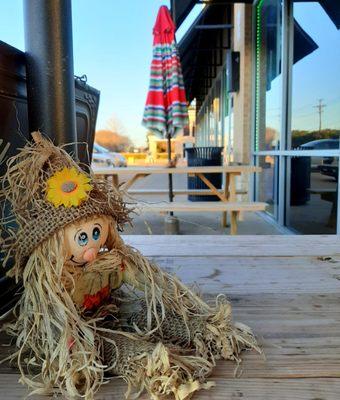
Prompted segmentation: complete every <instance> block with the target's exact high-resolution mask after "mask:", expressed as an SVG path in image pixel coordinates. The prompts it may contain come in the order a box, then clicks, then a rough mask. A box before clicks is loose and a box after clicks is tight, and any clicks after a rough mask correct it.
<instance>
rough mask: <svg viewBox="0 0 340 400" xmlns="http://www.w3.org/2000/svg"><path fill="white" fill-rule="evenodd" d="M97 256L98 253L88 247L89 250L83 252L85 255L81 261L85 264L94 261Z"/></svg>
mask: <svg viewBox="0 0 340 400" xmlns="http://www.w3.org/2000/svg"><path fill="white" fill-rule="evenodd" d="M97 254H98V251H97V250H96V249H95V248H93V247H90V248H89V249H87V250H86V251H85V253H84V255H83V259H84V261H86V262H91V261H94V260H95V259H96V257H97Z"/></svg>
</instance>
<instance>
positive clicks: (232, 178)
mask: <svg viewBox="0 0 340 400" xmlns="http://www.w3.org/2000/svg"><path fill="white" fill-rule="evenodd" d="M229 175H230V177H229V179H230V182H229V198H228V200H229V201H230V202H231V203H233V202H235V201H236V175H239V174H233V173H230V174H229Z"/></svg>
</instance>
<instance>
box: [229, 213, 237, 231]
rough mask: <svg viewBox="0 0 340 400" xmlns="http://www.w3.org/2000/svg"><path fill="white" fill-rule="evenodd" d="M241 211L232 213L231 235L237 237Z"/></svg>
mask: <svg viewBox="0 0 340 400" xmlns="http://www.w3.org/2000/svg"><path fill="white" fill-rule="evenodd" d="M238 214H239V211H232V212H231V227H230V234H231V235H236V234H237V217H238Z"/></svg>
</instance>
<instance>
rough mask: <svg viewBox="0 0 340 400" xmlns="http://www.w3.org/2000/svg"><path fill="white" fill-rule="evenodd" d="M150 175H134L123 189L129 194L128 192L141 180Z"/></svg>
mask: <svg viewBox="0 0 340 400" xmlns="http://www.w3.org/2000/svg"><path fill="white" fill-rule="evenodd" d="M149 175H150V174H136V175H134V176H133V177H132V178H131V179H129V180H128V181H127V182H126V183H125V184H124V186H123V187H122V189H123V190H124V191H126V192H127V190H128V189H129V188H130V187H131V186H132V185H133V184H134V183H135V182H136V181H137V180H138V179H140V178H145V177H146V176H149Z"/></svg>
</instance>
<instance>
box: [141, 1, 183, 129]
mask: <svg viewBox="0 0 340 400" xmlns="http://www.w3.org/2000/svg"><path fill="white" fill-rule="evenodd" d="M153 35H154V40H153V59H152V63H151V76H150V86H149V92H148V96H147V100H146V105H145V111H144V118H143V125H144V126H145V127H146V128H148V129H149V130H151V131H152V132H154V133H156V134H158V135H159V136H163V137H164V136H166V137H168V136H175V135H176V133H177V131H178V130H179V129H181V128H183V127H185V126H187V125H188V109H187V102H186V97H185V89H184V83H183V76H182V70H181V63H180V60H179V56H178V52H177V47H176V41H175V25H174V23H173V21H172V19H171V15H170V12H169V9H168V8H167V7H166V6H161V7H160V9H159V11H158V15H157V19H156V23H155V26H154V28H153Z"/></svg>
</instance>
